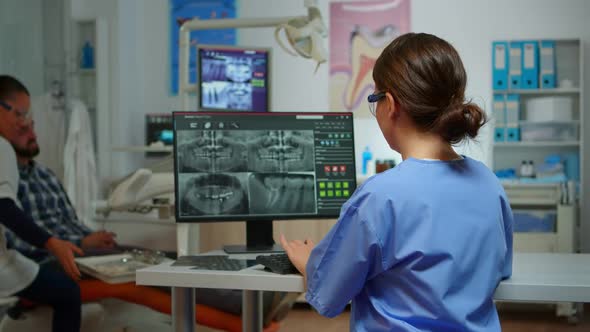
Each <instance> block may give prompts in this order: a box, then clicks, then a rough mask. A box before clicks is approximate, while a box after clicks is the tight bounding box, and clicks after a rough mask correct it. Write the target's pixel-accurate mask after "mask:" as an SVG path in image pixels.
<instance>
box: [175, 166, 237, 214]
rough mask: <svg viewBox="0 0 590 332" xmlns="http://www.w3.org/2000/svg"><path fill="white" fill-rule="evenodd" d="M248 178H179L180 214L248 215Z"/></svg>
mask: <svg viewBox="0 0 590 332" xmlns="http://www.w3.org/2000/svg"><path fill="white" fill-rule="evenodd" d="M247 179H248V174H247V173H234V174H180V175H179V178H178V186H179V196H180V202H178V203H179V204H180V214H181V215H184V216H201V215H211V216H217V215H246V214H248V194H247V193H248V189H247V188H248V183H247Z"/></svg>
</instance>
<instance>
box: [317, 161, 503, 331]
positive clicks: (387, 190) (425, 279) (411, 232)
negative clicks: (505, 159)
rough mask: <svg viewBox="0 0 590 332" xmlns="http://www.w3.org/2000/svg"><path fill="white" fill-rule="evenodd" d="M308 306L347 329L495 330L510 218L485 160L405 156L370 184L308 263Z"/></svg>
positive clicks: (344, 211) (350, 203) (346, 207)
mask: <svg viewBox="0 0 590 332" xmlns="http://www.w3.org/2000/svg"><path fill="white" fill-rule="evenodd" d="M306 272H307V295H306V298H307V301H308V302H309V303H310V304H311V305H312V306H313V307H314V308H315V309H316V310H317V311H318V312H319V313H320V314H322V315H324V316H328V317H333V316H336V315H338V314H340V313H341V312H342V310H343V309H344V307H345V306H346V304H348V303H349V302H350V301H352V312H351V318H350V330H351V331H371V332H374V331H436V332H444V331H453V332H456V331H500V321H499V318H498V313H497V311H496V307H495V305H494V302H493V300H492V296H493V294H494V291H495V289H496V287H497V286H498V283H499V282H500V280H501V279H504V278H508V277H510V275H511V273H512V211H511V210H510V206H509V205H508V199H507V198H506V194H505V192H504V189H503V188H502V186H501V184H500V183H499V181H498V179H497V178H496V176H495V175H494V174H493V173H492V172H491V171H490V170H489V169H488V168H487V167H486V166H485V165H483V164H482V163H480V162H478V161H475V160H473V159H470V158H467V157H464V158H463V159H462V160H455V161H430V160H418V159H413V158H409V159H407V160H405V161H404V162H402V163H401V164H399V165H398V166H396V167H395V168H394V169H391V170H389V171H387V172H384V173H381V174H378V175H376V176H374V177H372V178H370V179H368V180H367V181H366V182H365V183H364V184H363V185H362V186H360V187H359V188H358V189H357V190H356V191H355V193H354V194H353V195H352V197H351V198H350V199H349V200H348V202H346V203H345V204H344V205H343V206H342V211H341V213H340V218H339V220H338V222H337V223H336V225H335V226H334V227H333V228H332V229H331V230H330V232H329V233H328V234H327V235H326V237H325V238H324V239H323V240H322V241H321V242H320V243H319V244H318V245H317V246H316V248H314V250H313V251H312V253H311V256H310V258H309V261H308V263H307V270H306Z"/></svg>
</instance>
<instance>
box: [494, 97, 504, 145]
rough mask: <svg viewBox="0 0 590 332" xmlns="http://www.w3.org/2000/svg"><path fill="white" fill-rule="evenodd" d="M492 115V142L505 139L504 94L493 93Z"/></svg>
mask: <svg viewBox="0 0 590 332" xmlns="http://www.w3.org/2000/svg"><path fill="white" fill-rule="evenodd" d="M492 109H493V112H494V113H493V116H494V122H495V127H494V142H504V141H506V102H505V101H504V95H500V94H495V95H494V105H493V107H492Z"/></svg>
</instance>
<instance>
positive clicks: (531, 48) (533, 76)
mask: <svg viewBox="0 0 590 332" xmlns="http://www.w3.org/2000/svg"><path fill="white" fill-rule="evenodd" d="M538 88H539V42H537V41H536V40H535V41H523V42H522V82H521V89H538Z"/></svg>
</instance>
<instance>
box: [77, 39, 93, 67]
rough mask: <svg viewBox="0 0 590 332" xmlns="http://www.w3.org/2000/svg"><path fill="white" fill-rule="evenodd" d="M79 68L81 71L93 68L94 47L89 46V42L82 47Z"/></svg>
mask: <svg viewBox="0 0 590 332" xmlns="http://www.w3.org/2000/svg"><path fill="white" fill-rule="evenodd" d="M80 67H81V68H83V69H92V68H94V47H92V44H90V41H88V40H87V41H86V42H85V43H84V46H83V47H82V59H81V62H80Z"/></svg>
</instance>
